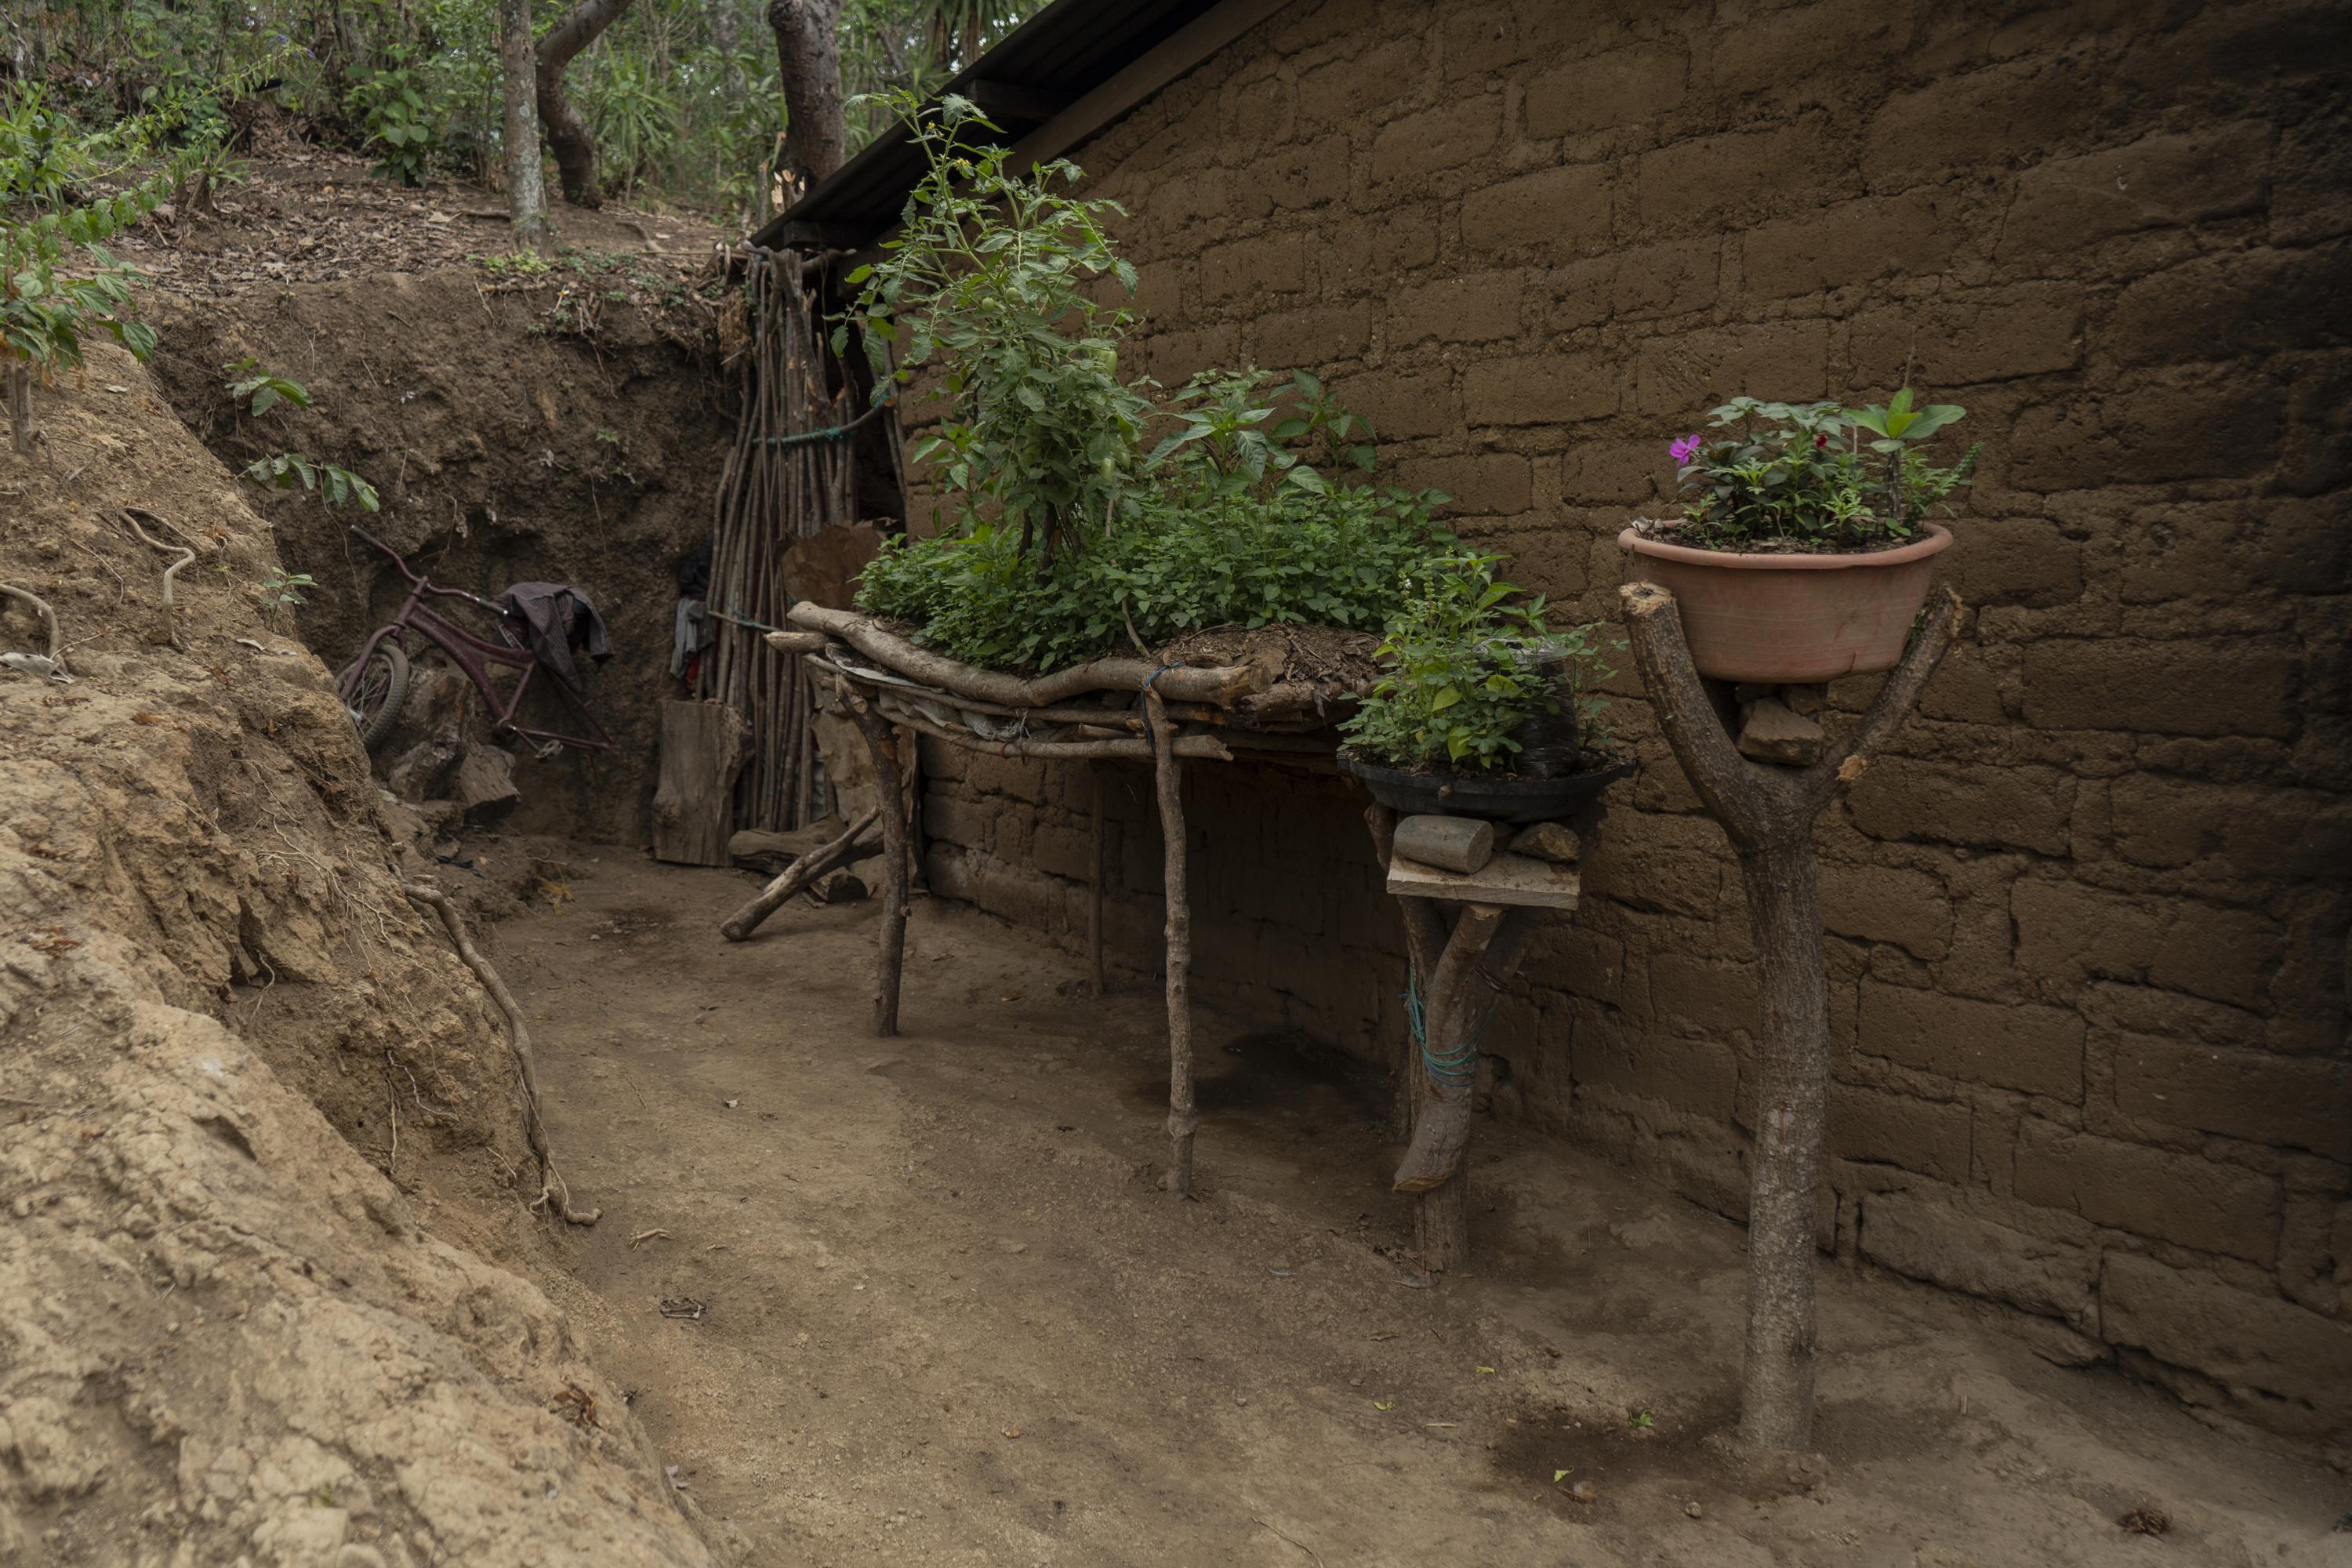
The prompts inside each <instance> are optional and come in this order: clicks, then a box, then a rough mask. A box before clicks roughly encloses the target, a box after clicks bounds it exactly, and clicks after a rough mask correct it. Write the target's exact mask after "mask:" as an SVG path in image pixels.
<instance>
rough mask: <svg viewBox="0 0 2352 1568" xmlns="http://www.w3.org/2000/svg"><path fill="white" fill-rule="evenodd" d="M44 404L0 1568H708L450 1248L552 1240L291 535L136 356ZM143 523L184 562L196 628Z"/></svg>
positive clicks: (576, 1396)
mask: <svg viewBox="0 0 2352 1568" xmlns="http://www.w3.org/2000/svg"><path fill="white" fill-rule="evenodd" d="M37 405H38V407H39V408H40V410H41V413H42V416H43V417H44V419H45V422H46V428H47V451H46V453H45V454H44V455H43V456H41V457H39V458H33V459H25V458H15V457H0V579H5V581H7V582H9V583H11V584H15V585H16V586H18V587H20V588H24V589H27V590H30V591H31V592H33V593H35V594H37V595H40V596H42V597H43V598H45V599H46V600H47V602H48V603H49V604H50V605H52V606H53V607H54V608H55V610H56V612H57V615H58V620H59V622H60V626H61V633H62V640H63V651H64V655H65V658H66V660H67V662H68V666H69V667H70V668H71V670H72V671H73V673H74V675H75V677H76V679H75V680H74V682H73V683H72V684H70V685H64V684H58V683H55V682H51V681H47V680H43V679H38V678H37V677H34V676H30V675H24V674H18V673H15V672H12V671H6V670H0V1064H5V1071H0V1097H4V1098H0V1205H5V1209H6V1211H7V1213H8V1214H9V1215H10V1216H11V1217H10V1223H9V1224H7V1225H6V1226H5V1228H0V1560H5V1561H9V1562H19V1561H22V1562H28V1563H42V1564H47V1563H58V1564H82V1563H90V1564H99V1563H104V1564H117V1563H141V1564H147V1563H152V1564H156V1565H158V1568H161V1565H163V1564H165V1563H169V1564H173V1565H174V1568H178V1565H181V1564H187V1565H190V1568H194V1565H195V1564H208V1563H232V1562H252V1563H287V1564H294V1563H302V1564H310V1563H318V1564H338V1565H343V1568H362V1565H368V1564H404V1563H485V1564H488V1563H499V1564H508V1563H572V1562H579V1563H586V1562H595V1563H617V1564H654V1563H663V1564H668V1563H705V1562H709V1561H710V1557H709V1552H708V1551H707V1549H706V1547H705V1546H704V1544H703V1542H702V1541H701V1539H700V1538H699V1536H698V1532H697V1531H696V1530H695V1528H694V1527H693V1525H692V1523H691V1522H690V1521H688V1519H687V1518H686V1517H685V1515H684V1514H683V1513H682V1512H681V1511H680V1510H679V1506H678V1501H679V1500H677V1499H676V1498H675V1496H674V1495H673V1494H672V1493H671V1491H670V1489H669V1488H668V1487H667V1485H666V1484H665V1483H664V1481H663V1480H662V1479H661V1475H660V1471H659V1468H658V1467H657V1466H656V1464H655V1462H654V1460H653V1457H652V1456H651V1454H650V1452H649V1450H648V1449H647V1447H646V1443H645V1439H644V1437H643V1436H642V1434H641V1432H640V1431H639V1429H638V1427H637V1426H636V1424H635V1419H634V1417H633V1416H632V1415H630V1414H629V1413H628V1411H627V1409H626V1406H625V1401H624V1400H623V1398H622V1397H621V1396H620V1395H619V1394H617V1392H616V1391H614V1389H613V1388H612V1387H611V1386H610V1385H609V1384H607V1383H605V1382H604V1380H603V1379H602V1378H601V1377H600V1376H599V1375H598V1373H596V1372H595V1370H594V1369H593V1367H591V1366H589V1365H588V1364H587V1363H586V1362H585V1361H584V1359H583V1356H582V1354H581V1352H580V1351H579V1349H578V1347H577V1345H576V1344H575V1342H574V1341H573V1338H572V1333H571V1331H570V1330H569V1329H568V1327H567V1325H566V1323H565V1322H564V1321H563V1319H562V1316H561V1315H560V1314H559V1313H558V1312H557V1311H556V1310H555V1309H554V1308H553V1307H552V1306H551V1304H550V1302H549V1301H548V1300H547V1299H546V1298H545V1297H544V1296H543V1295H541V1292H540V1291H539V1290H538V1289H535V1288H534V1287H532V1286H530V1285H529V1284H527V1283H525V1282H524V1281H523V1280H522V1279H519V1278H517V1277H515V1276H514V1275H511V1274H509V1273H507V1272H505V1271H503V1270H501V1269H499V1268H495V1267H493V1266H491V1265H490V1264H489V1263H487V1262H485V1261H483V1259H482V1258H480V1257H478V1256H477V1255H476V1254H475V1253H474V1252H471V1251H467V1250H463V1249H461V1248H460V1247H457V1246H454V1245H451V1244H450V1242H449V1241H448V1240H446V1239H443V1238H444V1237H453V1236H454V1237H458V1238H460V1239H463V1240H466V1241H468V1242H471V1243H474V1244H476V1245H477V1246H478V1247H488V1248H490V1249H492V1250H494V1251H508V1250H510V1249H512V1248H513V1247H515V1246H517V1245H518V1244H519V1243H520V1241H521V1239H522V1237H523V1234H524V1230H525V1227H526V1226H528V1225H530V1224H531V1223H533V1222H532V1221H530V1218H529V1217H528V1216H527V1215H525V1214H524V1213H523V1206H522V1195H523V1193H524V1192H526V1191H532V1190H535V1187H532V1186H530V1185H528V1184H527V1179H526V1178H525V1176H524V1171H525V1169H526V1168H527V1167H528V1165H529V1156H528V1154H527V1153H526V1152H525V1151H524V1150H523V1148H522V1146H521V1139H520V1133H519V1121H518V1115H517V1107H516V1104H515V1100H514V1092H513V1089H512V1087H511V1085H512V1068H511V1064H510V1061H509V1055H508V1052H507V1047H506V1045H505V1041H504V1039H503V1037H502V1036H501V1035H500V1034H499V1030H498V1028H497V1026H496V1022H495V1019H496V1014H495V1012H494V1010H493V1009H492V1008H491V1007H490V1006H489V1005H488V1001H487V998H486V997H485V996H484V995H483V994H482V993H481V991H480V989H479V987H478V984H476V983H475V981H474V980H473V978H472V976H471V975H470V974H469V973H467V971H466V970H465V969H464V967H463V966H462V964H460V963H459V962H458V960H457V958H456V956H455V955H454V954H453V953H451V952H449V951H448V949H447V947H446V942H444V941H443V940H442V939H441V937H440V936H439V935H438V933H437V932H436V931H435V930H433V929H432V928H429V927H428V926H427V925H426V923H425V921H423V920H422V919H421V918H420V917H419V916H418V914H417V913H416V911H415V910H413V909H412V908H411V907H410V906H409V904H408V903H407V902H406V901H405V900H404V898H403V896H402V893H401V881H402V879H403V877H404V876H406V877H409V878H415V877H416V876H418V875H419V874H420V871H421V870H422V869H425V868H429V867H420V866H419V864H418V862H417V860H416V858H415V852H414V848H413V846H412V845H411V844H410V843H409V842H408V837H409V831H410V828H409V826H408V825H404V823H402V822H401V821H400V820H399V818H398V816H397V815H396V814H394V812H393V811H391V809H390V808H388V807H387V806H386V805H384V804H383V801H382V799H381V797H380V795H379V792H378V791H377V790H376V788H375V786H374V785H373V782H372V781H371V780H370V779H369V777H368V773H367V767H366V760H365V758H364V756H363V755H362V752H361V751H360V749H359V747H358V745H357V743H356V740H355V738H354V736H353V734H352V729H351V726H350V724H349V722H348V721H347V720H346V718H345V717H344V715H343V713H342V711H341V706H340V704H339V703H338V702H337V700H336V699H335V697H334V695H333V691H332V688H331V679H330V678H329V676H328V673H327V671H326V669H325V668H324V667H323V666H322V665H321V664H320V662H319V660H318V659H317V658H313V657H312V656H311V655H310V653H309V652H308V651H307V650H305V649H304V648H303V647H301V645H300V644H299V642H297V641H295V640H294V639H293V638H291V637H289V636H288V635H287V633H286V629H285V627H284V626H282V624H280V625H273V624H271V623H272V620H273V618H274V617H273V616H271V615H270V614H268V613H267V612H265V610H264V608H263V599H264V595H263V592H262V590H261V588H260V586H259V585H260V584H263V583H264V582H265V581H267V580H268V578H269V577H270V576H271V575H272V574H274V573H275V572H277V571H278V555H277V552H276V550H275V547H274V545H273V543H272V542H271V539H270V535H269V532H268V529H267V528H266V527H265V526H264V525H263V524H262V523H261V522H260V521H259V520H258V519H257V518H256V517H255V515H254V514H253V513H252V512H251V511H250V510H247V507H246V505H245V504H244V502H243V500H241V499H240V498H239V496H238V495H237V494H236V489H235V488H234V486H233V484H232V482H231V481H230V480H229V479H228V477H227V476H226V473H225V471H224V470H223V469H222V468H221V467H220V465H219V464H218V463H217V462H216V461H215V459H214V458H211V457H210V456H209V455H208V454H206V453H205V451H204V449H203V448H202V447H200V446H198V444H197V443H196V442H195V440H194V438H193V437H191V436H190V435H189V434H188V432H187V431H186V430H185V428H184V427H183V426H181V424H180V423H179V421H178V420H177V419H176V418H174V417H173V415H172V414H171V412H170V410H169V409H168V408H167V407H166V406H165V405H164V403H163V400H162V399H161V398H160V397H159V396H157V395H156V394H155V391H154V388H153V386H152V383H151V382H150V381H149V379H148V377H147V375H146V374H145V373H144V371H143V370H142V368H141V367H139V366H138V365H136V364H135V363H132V362H131V361H130V360H129V359H128V358H127V357H126V356H124V355H122V354H121V353H119V352H117V351H115V350H112V349H110V348H109V349H104V350H100V351H94V352H93V353H92V356H91V363H90V371H89V376H88V377H87V379H86V380H85V381H84V382H83V383H81V384H79V385H72V384H69V385H68V386H67V387H65V388H63V389H61V390H59V391H58V392H55V393H47V392H45V393H42V394H40V395H38V397H37ZM125 507H131V508H138V509H142V510H144V511H145V512H147V513H150V514H152V515H153V516H154V517H157V518H160V519H163V520H165V521H166V522H168V523H169V524H172V525H175V526H176V527H177V529H178V530H179V531H182V532H183V533H184V534H185V535H187V536H189V537H190V538H192V539H193V540H194V542H195V543H196V544H197V546H198V547H199V550H198V554H197V558H196V559H195V560H194V562H192V563H190V564H189V565H187V566H185V567H184V568H183V569H182V570H181V571H180V572H179V574H178V576H177V581H176V584H175V593H174V598H175V599H176V601H177V605H176V612H175V613H174V614H173V615H169V616H167V614H166V611H165V609H164V605H163V575H162V573H163V567H164V566H165V565H167V564H168V563H170V561H171V560H172V559H173V556H172V555H171V554H167V553H164V552H157V551H154V550H151V549H150V548H148V547H147V546H146V545H144V544H142V543H141V542H139V541H138V540H137V539H136V538H135V537H134V536H133V534H132V533H131V530H130V528H129V526H128V525H127V523H126V522H125V521H122V518H121V509H122V508H125ZM146 526H147V527H148V529H149V531H150V532H158V533H159V532H160V529H161V527H162V525H161V524H158V523H155V522H149V523H147V524H146ZM278 616H279V617H282V611H281V612H278ZM43 642H44V636H43V632H42V628H41V627H40V626H39V624H38V622H37V620H36V619H35V617H33V616H31V615H29V614H27V613H26V610H25V608H24V606H23V605H20V604H17V603H16V602H14V601H10V602H9V603H8V604H7V605H6V607H5V610H0V647H5V648H6V649H9V650H16V651H40V649H41V647H42V644H43ZM518 1183H524V1185H523V1186H522V1187H519V1186H518ZM427 1225H429V1226H431V1227H432V1229H431V1230H430V1231H428V1230H427V1229H426V1228H425V1226H427Z"/></svg>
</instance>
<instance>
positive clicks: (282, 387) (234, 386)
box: [221, 354, 310, 418]
mask: <svg viewBox="0 0 2352 1568" xmlns="http://www.w3.org/2000/svg"><path fill="white" fill-rule="evenodd" d="M221 369H222V371H224V372H225V373H226V374H227V375H228V377H229V380H228V383H227V385H228V395H229V401H230V402H232V403H236V404H242V405H245V408H246V412H247V413H248V414H251V415H252V416H254V417H255V418H259V417H260V416H262V415H264V414H267V413H268V412H269V411H270V410H271V409H273V408H275V407H277V406H278V405H279V404H281V403H283V404H286V405H289V407H294V408H308V407H310V389H309V388H307V387H305V386H304V385H303V384H301V383H300V382H299V381H289V380H288V379H287V378H286V377H284V376H282V375H278V374H275V373H274V372H271V371H267V370H263V369H262V368H261V362H260V361H259V360H257V359H255V358H254V357H253V356H252V355H251V354H247V355H246V356H245V358H243V359H240V360H232V361H230V362H229V363H226V364H225V365H223V366H221Z"/></svg>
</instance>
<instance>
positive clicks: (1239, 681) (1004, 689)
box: [786, 601, 1273, 708]
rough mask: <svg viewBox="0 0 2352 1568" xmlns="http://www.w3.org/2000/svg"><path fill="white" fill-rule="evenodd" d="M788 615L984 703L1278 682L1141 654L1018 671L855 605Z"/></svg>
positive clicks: (1200, 692) (800, 608) (1215, 692)
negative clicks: (939, 650)
mask: <svg viewBox="0 0 2352 1568" xmlns="http://www.w3.org/2000/svg"><path fill="white" fill-rule="evenodd" d="M786 619H788V620H790V621H791V622H792V623H793V625H795V626H805V627H807V628H809V629H811V630H814V631H820V632H824V633H826V634H827V635H829V636H832V637H839V638H840V639H841V640H842V641H843V642H845V643H847V644H848V645H849V646H850V647H854V648H856V650H857V651H858V652H860V653H862V654H864V655H866V657H867V658H872V659H876V660H878V661H879V662H880V663H881V664H882V665H883V666H884V667H885V668H888V669H892V670H895V671H897V672H898V674H900V675H904V676H907V677H908V678H909V679H915V680H920V681H924V682H927V683H928V684H929V685H932V686H936V687H939V688H940V689H942V690H946V691H953V692H958V693H961V695H963V696H966V697H977V698H980V699H982V700H984V701H989V702H1006V703H1011V704H1012V705H1013V706H1014V707H1016V708H1049V707H1051V706H1053V705H1054V704H1055V703H1056V702H1060V701H1063V700H1066V699H1068V698H1072V697H1083V696H1086V695H1087V694H1088V693H1091V692H1096V691H1104V690H1111V691H1141V690H1144V689H1146V686H1147V683H1149V686H1150V689H1152V690H1155V691H1158V692H1159V693H1160V695H1161V696H1162V697H1165V698H1167V699H1168V700H1171V701H1178V702H1210V703H1214V704H1215V705H1217V706H1218V707H1220V708H1229V707H1231V706H1233V705H1234V703H1235V702H1237V701H1239V700H1241V699H1243V698H1244V697H1252V696H1255V695H1256V694H1257V693H1259V692H1261V691H1264V690H1265V689H1266V688H1267V687H1268V686H1270V685H1272V684H1273V679H1272V677H1271V676H1269V675H1268V674H1267V672H1266V671H1265V669H1263V668H1259V667H1258V666H1256V665H1250V664H1244V665H1234V666H1232V667H1230V668H1211V669H1187V668H1183V667H1181V666H1178V667H1176V668H1160V669H1155V668H1153V667H1152V666H1151V665H1150V663H1149V662H1147V661H1146V660H1143V659H1139V658H1098V659H1096V660H1094V661H1093V662H1092V663H1090V664H1074V665H1069V666H1066V667H1065V668H1061V669H1057V670H1055V671H1054V672H1053V673H1052V674H1051V675H1039V676H1023V675H1010V674H1007V673H1005V672H1004V671H1003V670H1000V669H982V668H980V667H979V666H977V665H970V664H964V663H961V662H960V661H959V660H956V659H952V658H947V657H945V656H944V655H941V654H936V653H933V652H931V651H930V650H929V649H928V648H922V647H916V646H915V645H914V644H913V643H911V642H908V640H907V639H906V638H905V637H900V636H898V634H897V633H896V632H893V631H888V630H886V629H885V628H883V627H882V626H877V625H876V624H875V623H874V622H873V621H870V620H868V619H867V618H866V617H865V616H861V615H858V614H856V612H855V611H851V610H828V609H826V608H825V607H824V605H812V604H809V603H807V602H805V601H803V602H802V603H800V604H797V605H793V607H792V610H791V612H790V614H789V615H788V616H786Z"/></svg>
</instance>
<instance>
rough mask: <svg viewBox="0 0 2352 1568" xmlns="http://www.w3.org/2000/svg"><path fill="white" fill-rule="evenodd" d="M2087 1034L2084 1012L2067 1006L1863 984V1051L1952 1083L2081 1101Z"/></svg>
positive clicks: (1859, 1042)
mask: <svg viewBox="0 0 2352 1568" xmlns="http://www.w3.org/2000/svg"><path fill="white" fill-rule="evenodd" d="M2083 1035H2084V1026H2083V1018H2082V1015H2081V1014H2079V1013H2074V1012H2071V1011H2068V1010H2066V1009H2063V1008H2058V1007H2040V1006H2028V1005H2011V1004H2007V1003H2000V1002H1979V1001H1976V1000H1975V999H1973V998H1971V997H1967V996H1947V995H1945V994H1942V993H1941V992H1936V991H1915V990H1913V989H1911V988H1910V987H1908V986H1903V985H1889V984H1885V982H1884V981H1878V980H1864V982H1863V983H1862V1023H1861V1037H1860V1039H1859V1040H1858V1041H1857V1047H1858V1048H1859V1049H1860V1050H1861V1051H1862V1052H1863V1053H1864V1054H1865V1055H1867V1056H1874V1057H1885V1058H1887V1059H1888V1060H1890V1061H1897V1062H1901V1063H1902V1064H1903V1065H1904V1066H1906V1067H1913V1068H1919V1069H1920V1070H1921V1071H1923V1072H1932V1073H1937V1074H1940V1075H1942V1076H1943V1077H1946V1078H1952V1079H1965V1080H1967V1081H1968V1082H1970V1083H1989V1084H1993V1085H1995V1086H1997V1087H1999V1088H2002V1089H2024V1090H2025V1091H2027V1092H2028V1093H2031V1094H2046V1095H2049V1096H2051V1097H2052V1098H2053V1099H2057V1100H2075V1101H2079V1100H2081V1099H2082V1097H2083Z"/></svg>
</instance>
